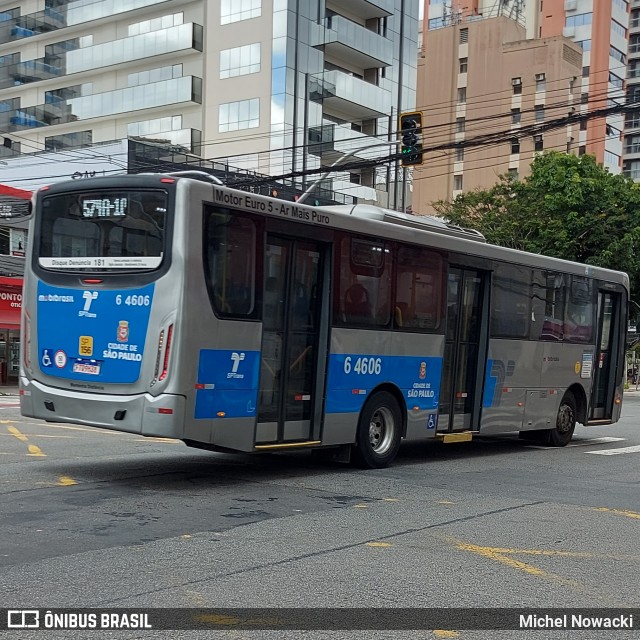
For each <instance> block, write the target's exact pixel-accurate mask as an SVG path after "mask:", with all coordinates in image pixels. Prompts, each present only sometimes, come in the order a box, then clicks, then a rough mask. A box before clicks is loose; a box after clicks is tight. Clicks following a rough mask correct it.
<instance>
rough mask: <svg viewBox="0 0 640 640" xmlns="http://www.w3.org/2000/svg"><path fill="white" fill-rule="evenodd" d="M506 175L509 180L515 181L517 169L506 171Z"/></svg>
mask: <svg viewBox="0 0 640 640" xmlns="http://www.w3.org/2000/svg"><path fill="white" fill-rule="evenodd" d="M507 175H508V176H509V178H510V179H511V180H517V179H518V170H517V169H513V168H511V169H508V170H507Z"/></svg>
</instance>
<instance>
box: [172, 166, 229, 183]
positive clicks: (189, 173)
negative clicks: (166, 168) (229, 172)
mask: <svg viewBox="0 0 640 640" xmlns="http://www.w3.org/2000/svg"><path fill="white" fill-rule="evenodd" d="M167 175H169V176H183V177H185V178H194V179H195V180H208V181H209V182H214V183H215V184H221V185H222V186H224V182H222V180H220V178H218V177H217V176H213V175H211V174H210V173H207V172H206V171H197V170H196V169H187V170H186V171H173V172H171V173H168V174H167Z"/></svg>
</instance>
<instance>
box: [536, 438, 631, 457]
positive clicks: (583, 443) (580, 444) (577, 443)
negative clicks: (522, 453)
mask: <svg viewBox="0 0 640 640" xmlns="http://www.w3.org/2000/svg"><path fill="white" fill-rule="evenodd" d="M624 440H626V438H614V437H613V436H603V437H602V438H589V439H587V440H576V441H575V442H570V443H569V444H568V445H567V446H566V447H545V446H542V445H538V444H528V445H525V446H526V448H527V449H547V450H551V449H553V450H555V451H561V450H562V449H566V448H568V447H591V446H593V445H594V444H606V443H607V442H623V441H624ZM586 453H592V452H590V451H587V452H586Z"/></svg>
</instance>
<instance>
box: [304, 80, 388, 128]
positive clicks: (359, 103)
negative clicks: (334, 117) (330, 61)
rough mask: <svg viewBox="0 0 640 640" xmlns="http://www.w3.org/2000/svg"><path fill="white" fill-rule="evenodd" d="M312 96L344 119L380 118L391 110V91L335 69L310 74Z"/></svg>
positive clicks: (315, 100)
mask: <svg viewBox="0 0 640 640" xmlns="http://www.w3.org/2000/svg"><path fill="white" fill-rule="evenodd" d="M309 97H310V99H311V100H313V101H314V102H321V103H322V105H323V107H328V108H329V109H331V110H332V111H335V112H336V114H340V115H341V116H342V117H343V119H344V120H362V119H366V118H379V117H381V116H384V115H387V114H388V113H389V111H390V110H391V93H390V92H389V91H387V90H385V89H381V88H380V87H377V86H376V85H374V84H370V83H369V82H365V81H364V80H361V79H360V78H356V77H355V76H352V75H349V74H347V73H344V72H342V71H336V70H333V71H325V72H323V73H318V74H316V75H313V76H310V78H309Z"/></svg>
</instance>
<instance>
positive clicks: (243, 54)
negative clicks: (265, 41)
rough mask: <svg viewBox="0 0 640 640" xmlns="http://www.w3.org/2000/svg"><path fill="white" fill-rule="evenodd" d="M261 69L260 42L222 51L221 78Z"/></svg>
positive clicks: (255, 71)
mask: <svg viewBox="0 0 640 640" xmlns="http://www.w3.org/2000/svg"><path fill="white" fill-rule="evenodd" d="M259 71H260V43H259V42H254V43H253V44H247V45H244V46H242V47H235V48H233V49H223V50H222V51H220V79H221V80H223V79H224V78H233V77H235V76H244V75H247V74H249V73H258V72H259Z"/></svg>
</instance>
